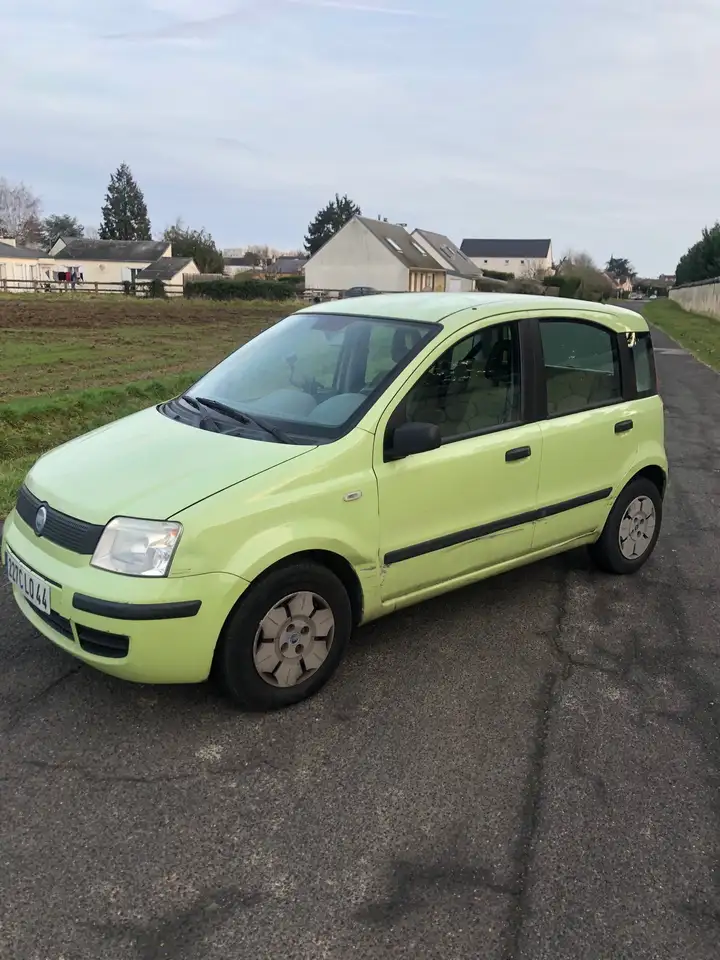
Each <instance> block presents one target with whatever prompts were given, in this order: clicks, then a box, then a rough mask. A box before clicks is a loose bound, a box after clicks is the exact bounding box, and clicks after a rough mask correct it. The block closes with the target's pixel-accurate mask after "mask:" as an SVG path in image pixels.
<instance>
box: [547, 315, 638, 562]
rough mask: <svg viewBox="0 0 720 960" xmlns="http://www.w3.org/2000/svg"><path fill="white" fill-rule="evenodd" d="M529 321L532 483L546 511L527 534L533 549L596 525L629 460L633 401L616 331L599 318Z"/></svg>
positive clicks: (633, 449)
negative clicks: (535, 392)
mask: <svg viewBox="0 0 720 960" xmlns="http://www.w3.org/2000/svg"><path fill="white" fill-rule="evenodd" d="M535 323H536V324H537V327H536V338H537V339H536V344H537V347H538V352H539V355H540V363H541V376H540V378H539V379H540V384H541V385H542V384H543V382H544V384H545V396H544V397H542V398H541V402H546V403H547V418H546V419H545V420H544V422H543V423H542V428H541V429H542V437H543V441H542V466H541V471H540V486H539V490H538V509H539V510H540V511H542V512H544V513H545V514H546V515H545V517H544V518H543V519H539V520H538V522H537V524H536V527H535V534H534V539H533V549H534V550H542V549H544V548H546V547H552V546H557V545H559V544H562V543H566V542H569V541H571V540H573V539H576V538H581V537H585V536H587V535H588V534H590V533H592V532H593V531H594V530H596V529H598V527H601V526H602V525H603V524H604V522H605V518H606V516H607V513H608V510H609V507H610V502H611V497H612V495H613V494H616V493H617V490H616V487H617V484H618V483H619V482H620V481H621V480H622V478H623V477H625V476H626V474H627V472H628V471H629V470H630V469H632V466H633V463H634V462H635V461H636V459H637V450H638V441H637V431H636V430H635V425H634V421H633V415H634V413H635V412H636V409H635V408H636V407H637V403H636V401H633V400H625V399H624V396H623V393H624V391H623V381H624V378H625V377H626V375H627V373H626V371H625V364H626V360H625V359H623V346H624V345H623V342H622V339H621V338H622V337H623V336H624V335H623V334H618V333H616V332H615V331H614V330H612V329H610V328H609V327H607V326H605V325H604V324H602V323H601V322H599V319H598V321H595V320H590V319H585V318H581V317H567V316H564V317H562V318H552V317H545V318H539V319H538V320H537V321H535ZM624 349H625V352H626V354H627V347H626V346H625V347H624ZM543 374H544V376H543ZM541 389H542V388H541Z"/></svg>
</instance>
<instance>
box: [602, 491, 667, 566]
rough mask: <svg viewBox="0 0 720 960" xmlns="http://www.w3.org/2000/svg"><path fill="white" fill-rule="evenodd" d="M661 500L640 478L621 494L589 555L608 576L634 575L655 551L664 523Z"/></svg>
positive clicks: (658, 492)
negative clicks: (614, 574) (611, 574)
mask: <svg viewBox="0 0 720 960" xmlns="http://www.w3.org/2000/svg"><path fill="white" fill-rule="evenodd" d="M662 507H663V504H662V497H661V495H660V491H659V490H658V488H657V487H656V486H655V484H654V483H652V482H651V481H650V480H646V479H645V478H644V477H638V479H636V480H632V481H631V482H630V483H629V484H628V485H627V486H626V487H625V489H624V490H622V491H621V493H620V494H619V496H618V498H617V500H616V501H615V506H614V507H613V508H612V510H611V511H610V516H609V517H608V518H607V522H606V524H605V526H604V528H603V532H602V534H601V535H600V539H599V540H598V541H597V542H596V543H594V544H592V546H591V547H590V556H591V557H592V559H593V561H594V562H595V564H596V565H597V566H598V567H600V569H601V570H606V571H607V572H608V573H619V574H627V573H635V571H636V570H639V569H640V567H642V566H643V564H644V563H646V562H647V560H649V558H650V555H651V554H652V552H653V550H654V549H655V544H656V543H657V538H658V536H659V534H660V525H661V523H662Z"/></svg>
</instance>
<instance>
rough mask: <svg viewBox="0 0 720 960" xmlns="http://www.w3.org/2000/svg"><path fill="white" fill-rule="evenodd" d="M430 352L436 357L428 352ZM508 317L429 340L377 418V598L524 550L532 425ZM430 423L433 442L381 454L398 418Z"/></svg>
mask: <svg viewBox="0 0 720 960" xmlns="http://www.w3.org/2000/svg"><path fill="white" fill-rule="evenodd" d="M438 354H439V355H438ZM520 360H521V351H520V337H519V327H518V323H517V322H508V323H503V324H498V325H495V326H491V327H486V328H480V329H477V328H476V329H475V330H474V331H473V332H472V333H470V334H469V335H467V334H465V335H461V336H459V337H458V339H457V340H456V341H455V342H454V344H453V345H452V346H451V347H450V348H449V349H447V348H446V349H444V350H443V348H439V349H438V351H437V352H436V355H435V357H434V358H432V359H431V360H430V362H429V366H428V367H427V368H426V369H425V370H424V371H423V372H422V373H420V374H419V375H418V376H417V377H415V379H414V382H413V383H412V384H411V385H410V387H409V389H408V390H407V392H406V393H405V395H404V397H403V398H402V400H401V401H400V403H399V404H395V405H394V406H392V407H391V408H389V409H388V410H387V411H386V412H385V414H384V416H383V418H382V419H381V421H380V424H379V426H378V433H377V439H376V449H375V471H376V475H377V480H378V493H379V506H380V541H381V544H380V562H381V565H382V567H383V583H382V597H383V601H384V602H391V601H394V600H399V599H401V598H403V597H409V596H411V595H412V594H416V593H422V592H423V591H426V590H428V589H429V588H432V587H434V586H436V585H438V584H442V583H451V582H453V581H462V578H464V577H467V578H470V579H471V578H472V575H473V574H474V573H476V572H478V571H481V570H484V569H487V568H490V567H493V566H496V565H498V564H502V563H503V562H505V561H507V560H510V559H513V558H515V557H518V556H520V555H523V554H525V553H528V552H529V551H530V548H531V544H532V534H533V518H532V516H529V514H531V511H533V510H534V508H535V504H536V496H537V486H538V479H539V471H540V459H541V449H540V446H541V442H542V441H541V428H540V426H539V424H537V423H525V422H524V421H523V415H522V410H523V391H522V381H521V362H520ZM407 421H413V422H431V423H436V424H438V425H439V427H440V430H441V434H442V438H443V442H442V446H441V447H440V448H439V449H437V450H432V451H429V452H426V453H421V454H417V455H415V456H410V457H407V458H405V459H403V460H396V461H394V460H392V459H386V458H385V455H384V441H385V444H387V442H388V438H389V437H391V435H392V431H393V429H394V428H395V427H397V426H398V425H399V424H400V423H402V422H407Z"/></svg>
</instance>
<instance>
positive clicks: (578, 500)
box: [384, 487, 612, 567]
mask: <svg viewBox="0 0 720 960" xmlns="http://www.w3.org/2000/svg"><path fill="white" fill-rule="evenodd" d="M611 493H612V487H606V488H605V489H604V490H596V491H595V492H594V493H586V494H583V496H581V497H573V499H572V500H563V501H562V502H561V503H553V504H551V505H550V506H547V507H539V508H538V509H537V510H528V512H527V513H517V514H515V516H513V517H506V518H504V519H503V520H493V521H492V523H484V524H482V525H481V526H479V527H469V528H468V529H467V530H459V531H458V532H457V533H448V534H446V536H444V537H436V538H435V539H434V540H425V541H424V542H423V543H415V544H413V545H412V546H410V547H403V548H402V549H400V550H391V551H390V553H386V554H385V561H384V562H385V565H386V566H388V567H389V566H390V565H391V564H393V563H402V562H403V560H412V559H414V558H415V557H422V556H423V555H424V554H426V553H435V552H436V551H437V550H445V549H446V548H447V547H456V546H457V545H458V544H460V543H467V542H468V541H470V540H480V539H481V538H482V537H489V536H490V535H491V534H493V533H500V532H501V531H502V530H510V529H511V528H512V527H520V526H522V525H523V524H524V523H535V521H537V520H545V519H546V518H547V517H555V516H557V514H559V513H565V512H566V511H567V510H575V509H576V508H577V507H586V506H587V505H588V504H590V503H597V502H598V501H599V500H606V499H607V498H608V497H609V496H610V494H611Z"/></svg>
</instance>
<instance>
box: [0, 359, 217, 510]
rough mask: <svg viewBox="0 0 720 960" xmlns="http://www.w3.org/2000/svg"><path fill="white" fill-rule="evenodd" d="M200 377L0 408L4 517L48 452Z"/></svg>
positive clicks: (29, 399)
mask: <svg viewBox="0 0 720 960" xmlns="http://www.w3.org/2000/svg"><path fill="white" fill-rule="evenodd" d="M201 372H202V371H195V372H194V373H181V374H174V375H172V376H169V377H165V378H162V379H157V380H141V381H138V382H136V383H128V384H125V385H123V386H117V387H105V388H98V389H93V390H79V391H76V392H74V393H66V394H64V395H63V396H58V397H52V398H49V399H43V398H37V397H25V398H21V399H19V400H15V401H12V402H11V403H4V404H0V517H4V516H5V515H6V514H7V512H8V511H9V509H10V508H11V507H12V505H13V503H14V501H15V496H16V494H17V491H18V488H19V486H20V484H21V483H22V481H23V478H24V476H25V474H26V473H27V472H28V470H29V469H30V467H31V466H32V465H33V463H34V462H35V461H36V460H37V458H38V457H39V456H40V455H41V454H43V453H44V452H45V451H47V450H50V449H52V448H53V447H56V446H58V445H59V444H61V443H65V442H66V441H67V440H72V439H73V438H74V437H78V436H80V435H81V434H83V433H87V432H88V431H89V430H94V429H95V428H96V427H102V426H104V425H105V424H106V423H110V422H111V421H112V420H117V419H119V418H120V417H125V416H128V415H129V414H131V413H136V412H137V411H138V410H142V409H144V408H145V407H149V406H152V404H154V403H159V402H160V401H161V400H167V399H168V397H172V396H175V395H176V394H178V393H181V392H182V391H183V390H185V389H186V388H187V387H188V386H189V385H190V384H191V383H192V382H193V381H194V380H196V379H197V378H198V377H199V376H200V374H201Z"/></svg>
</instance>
